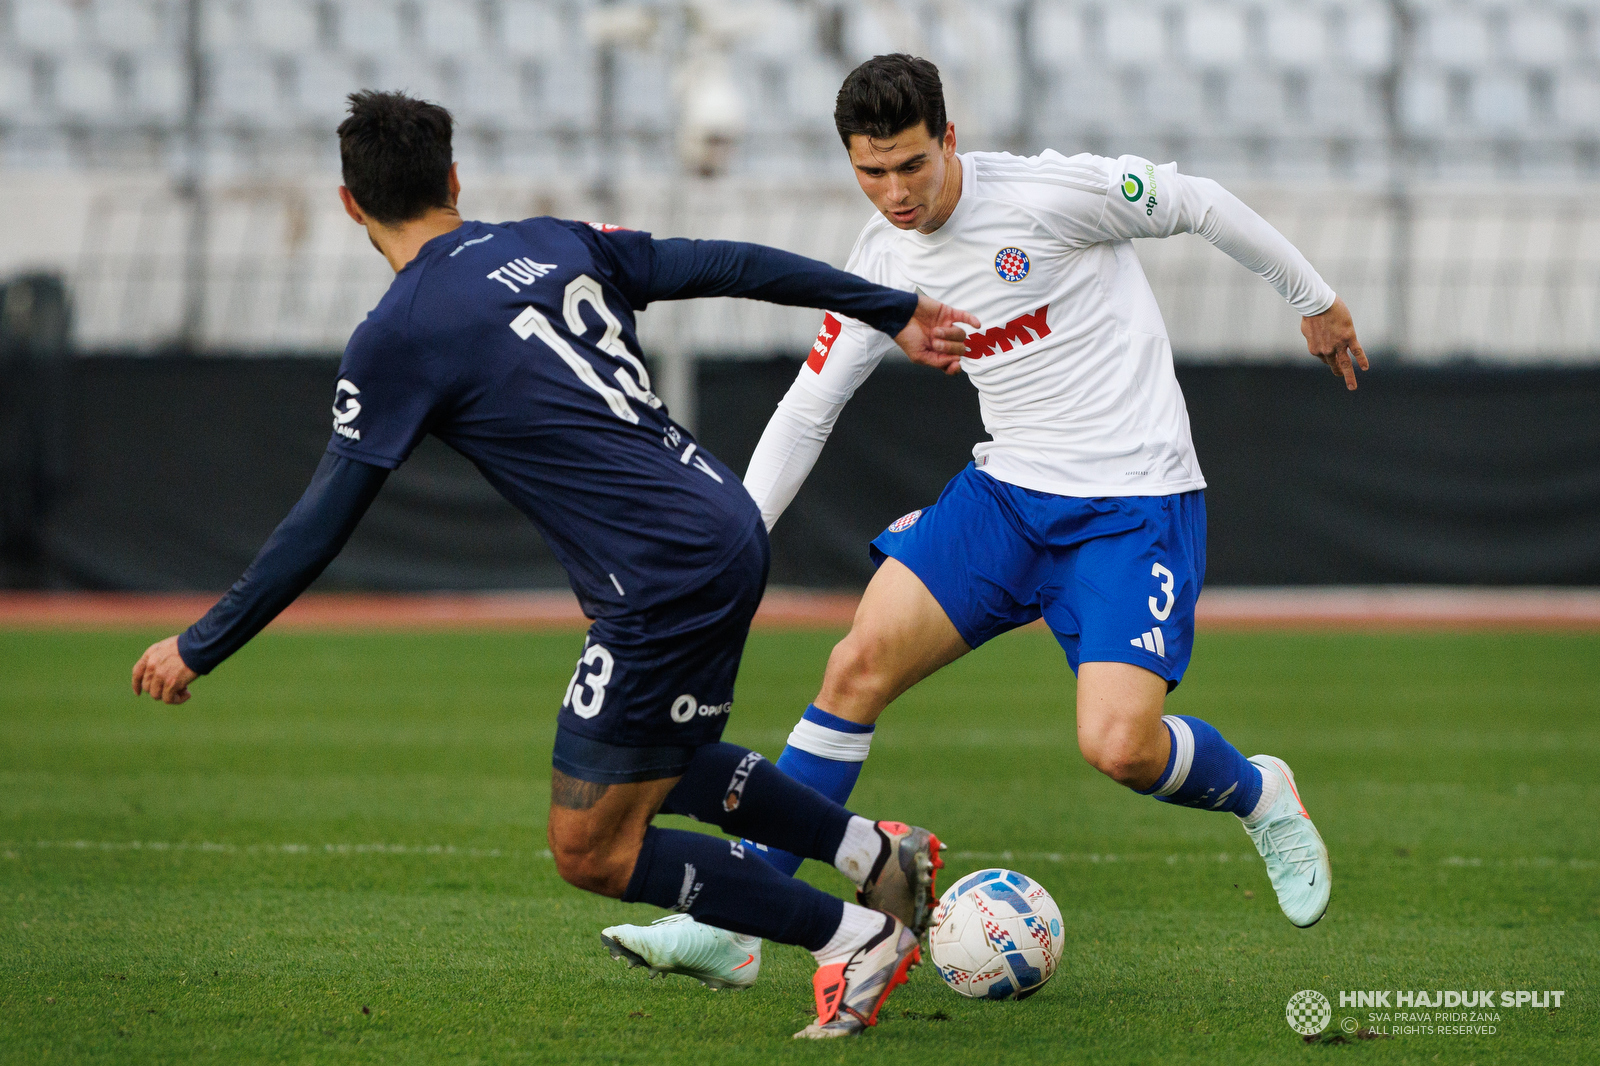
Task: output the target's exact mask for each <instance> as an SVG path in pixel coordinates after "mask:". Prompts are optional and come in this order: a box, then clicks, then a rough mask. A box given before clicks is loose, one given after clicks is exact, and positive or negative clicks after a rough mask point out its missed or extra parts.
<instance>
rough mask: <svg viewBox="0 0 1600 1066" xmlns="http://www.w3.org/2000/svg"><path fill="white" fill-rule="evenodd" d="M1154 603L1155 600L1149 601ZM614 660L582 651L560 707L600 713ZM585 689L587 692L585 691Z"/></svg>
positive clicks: (583, 714) (594, 650) (582, 714)
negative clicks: (588, 668) (586, 669)
mask: <svg viewBox="0 0 1600 1066" xmlns="http://www.w3.org/2000/svg"><path fill="white" fill-rule="evenodd" d="M1150 602H1151V603H1154V602H1155V600H1151V601H1150ZM614 665H615V660H613V659H612V658H611V653H610V652H609V651H606V649H605V648H603V647H601V646H600V645H598V644H591V645H589V646H588V647H587V648H585V649H584V652H583V658H581V659H579V660H578V668H577V669H576V670H574V671H572V680H571V681H569V682H567V697H566V699H564V700H562V701H561V706H563V707H568V706H570V707H571V708H572V713H573V714H575V715H577V716H578V717H579V718H593V717H594V716H595V715H597V714H599V713H600V705H601V704H602V703H604V702H605V701H606V685H608V684H610V683H611V669H612V667H613V666H614ZM585 666H591V667H594V668H595V669H594V671H593V672H592V673H590V674H589V676H588V677H585V678H583V683H582V685H580V684H579V681H578V679H579V677H580V676H581V675H582V674H583V668H584V667H585ZM585 689H587V691H585Z"/></svg>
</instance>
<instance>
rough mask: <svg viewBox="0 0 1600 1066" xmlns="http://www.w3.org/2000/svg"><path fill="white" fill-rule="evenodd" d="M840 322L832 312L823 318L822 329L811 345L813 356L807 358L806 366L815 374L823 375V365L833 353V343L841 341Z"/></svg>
mask: <svg viewBox="0 0 1600 1066" xmlns="http://www.w3.org/2000/svg"><path fill="white" fill-rule="evenodd" d="M839 328H840V327H839V320H838V319H837V318H835V317H834V316H833V314H832V313H831V312H830V313H828V314H825V315H823V316H822V329H821V330H819V331H818V333H817V339H816V340H815V341H813V342H812V343H811V354H810V355H808V356H806V366H808V367H810V368H811V370H812V372H813V373H816V374H820V373H822V367H823V364H825V363H826V362H827V361H828V353H829V352H831V351H833V342H834V341H836V340H838V339H839Z"/></svg>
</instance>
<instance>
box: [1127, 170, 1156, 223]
mask: <svg viewBox="0 0 1600 1066" xmlns="http://www.w3.org/2000/svg"><path fill="white" fill-rule="evenodd" d="M1146 190H1148V191H1149V193H1150V198H1149V199H1148V200H1146V199H1145V192H1146ZM1122 198H1123V199H1124V200H1126V201H1128V202H1129V203H1130V204H1136V203H1138V202H1139V201H1140V200H1144V201H1145V203H1144V213H1145V214H1146V215H1153V214H1155V213H1156V168H1155V167H1154V166H1152V165H1151V164H1149V163H1146V164H1145V167H1144V177H1142V178H1141V177H1139V175H1137V174H1124V175H1122Z"/></svg>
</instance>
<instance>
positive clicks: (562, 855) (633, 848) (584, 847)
mask: <svg viewBox="0 0 1600 1066" xmlns="http://www.w3.org/2000/svg"><path fill="white" fill-rule="evenodd" d="M592 828H593V827H588V826H584V827H558V826H557V825H556V824H554V823H552V824H551V826H550V828H549V831H548V834H547V836H548V839H549V841H550V857H551V858H552V859H554V860H555V865H556V873H557V874H559V875H560V877H561V879H562V880H563V881H565V882H566V883H567V884H569V885H572V886H573V887H574V888H581V889H583V890H584V891H586V892H595V893H598V894H599V895H602V896H610V897H611V898H613V899H619V898H621V896H622V894H623V892H624V891H626V890H627V887H628V879H629V878H630V877H631V876H632V875H633V866H634V863H635V862H636V861H637V859H638V856H639V842H638V841H637V840H632V841H630V840H624V839H622V838H621V837H620V836H615V835H607V834H597V833H595V832H593V831H592Z"/></svg>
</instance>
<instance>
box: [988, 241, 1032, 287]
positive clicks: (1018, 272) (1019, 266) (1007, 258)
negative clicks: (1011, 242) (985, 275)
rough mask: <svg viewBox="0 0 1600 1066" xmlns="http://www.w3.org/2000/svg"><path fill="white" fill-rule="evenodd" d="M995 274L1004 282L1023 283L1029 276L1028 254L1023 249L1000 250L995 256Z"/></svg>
mask: <svg viewBox="0 0 1600 1066" xmlns="http://www.w3.org/2000/svg"><path fill="white" fill-rule="evenodd" d="M994 272H995V273H996V274H999V275H1000V280H1002V281H1009V282H1013V283H1015V282H1018V281H1021V280H1022V279H1023V278H1025V277H1027V276H1028V253H1027V252H1024V251H1023V250H1022V249H1021V248H1002V249H1000V250H999V251H998V252H996V253H995V256H994Z"/></svg>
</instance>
